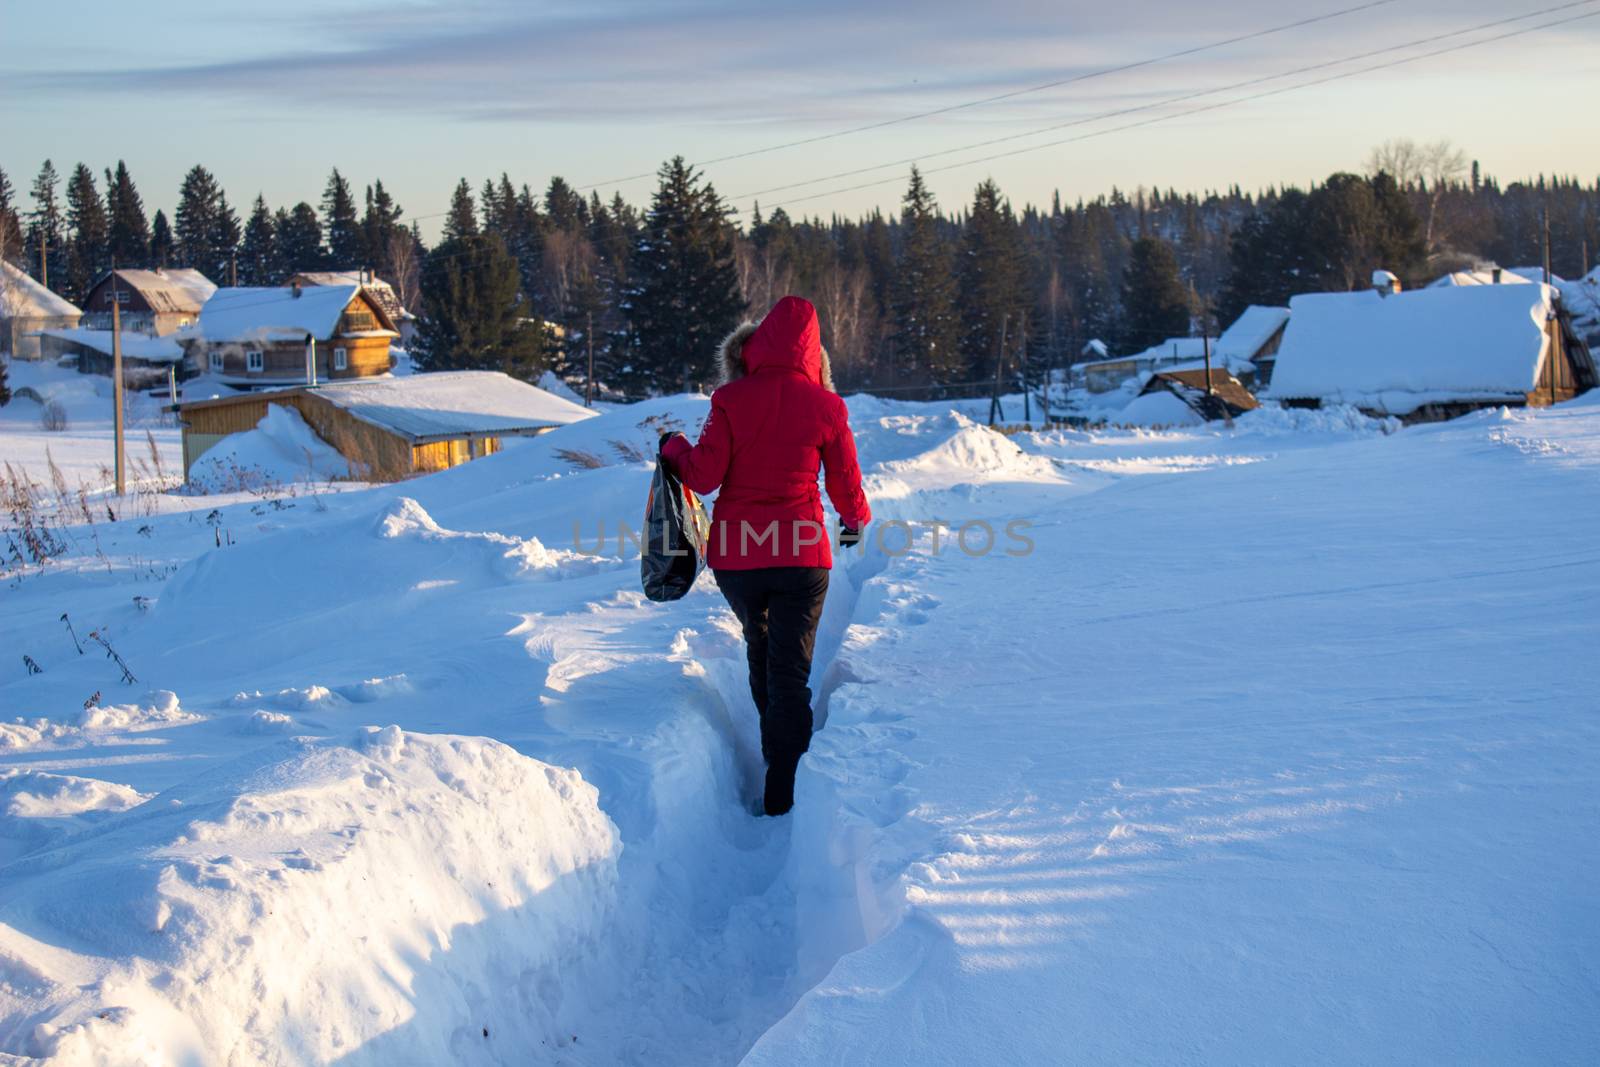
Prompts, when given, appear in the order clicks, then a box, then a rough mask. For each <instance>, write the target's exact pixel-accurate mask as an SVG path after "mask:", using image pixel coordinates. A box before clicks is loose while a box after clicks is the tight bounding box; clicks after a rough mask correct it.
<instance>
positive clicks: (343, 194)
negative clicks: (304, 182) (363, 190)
mask: <svg viewBox="0 0 1600 1067" xmlns="http://www.w3.org/2000/svg"><path fill="white" fill-rule="evenodd" d="M322 223H323V232H324V235H325V236H326V237H327V241H328V255H327V260H328V262H330V263H332V264H333V266H334V269H336V270H355V269H357V268H359V267H361V266H364V265H365V264H366V261H367V250H366V247H365V244H364V242H363V241H362V240H361V222H360V220H359V219H358V218H357V217H356V201H355V197H354V196H352V195H351V193H350V183H349V182H347V181H345V179H344V176H343V175H341V174H340V173H339V168H338V167H335V168H333V173H332V174H330V175H328V185H327V187H326V188H325V189H324V190H323V191H322Z"/></svg>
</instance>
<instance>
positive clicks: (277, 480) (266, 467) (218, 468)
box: [189, 404, 350, 492]
mask: <svg viewBox="0 0 1600 1067" xmlns="http://www.w3.org/2000/svg"><path fill="white" fill-rule="evenodd" d="M348 477H350V464H349V461H347V460H346V459H345V458H344V456H343V455H341V454H340V453H339V451H338V449H336V448H334V447H333V446H332V445H330V444H328V443H327V442H326V441H324V440H323V439H322V438H320V437H318V436H317V434H316V431H315V430H313V429H312V428H311V427H310V426H308V425H306V421H305V419H303V418H301V417H300V413H299V412H298V411H296V410H294V409H293V408H290V407H286V406H284V405H282V404H268V405H267V414H266V415H265V417H263V418H262V420H261V421H260V422H258V423H256V428H255V429H253V430H246V431H245V432H244V433H236V434H230V435H228V436H227V437H224V438H223V439H222V440H221V441H218V442H217V443H216V444H215V445H213V446H212V447H211V448H210V449H209V450H208V451H207V452H206V453H205V455H203V456H201V457H200V458H199V459H198V460H196V461H195V464H194V469H193V470H192V471H191V472H190V474H189V482H190V484H191V485H193V486H194V487H196V488H198V489H200V490H201V491H203V492H226V491H237V490H241V489H244V490H249V489H261V488H265V487H268V486H273V485H290V484H293V483H295V482H304V481H313V482H328V481H333V480H334V479H336V478H348Z"/></svg>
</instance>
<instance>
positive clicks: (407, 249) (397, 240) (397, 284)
mask: <svg viewBox="0 0 1600 1067" xmlns="http://www.w3.org/2000/svg"><path fill="white" fill-rule="evenodd" d="M386 252H387V254H388V260H389V270H390V272H391V273H392V274H393V277H391V278H390V279H389V282H390V284H392V285H393V286H394V289H395V293H396V294H397V295H398V296H399V297H400V306H401V307H403V308H405V309H406V310H407V311H411V312H416V311H418V310H419V309H420V308H421V307H422V264H421V262H419V260H418V256H417V241H416V238H415V237H414V236H413V235H412V233H411V231H410V230H403V229H399V228H398V227H397V228H396V229H395V230H394V232H393V233H391V234H389V247H388V248H387V249H386Z"/></svg>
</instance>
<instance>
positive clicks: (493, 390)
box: [309, 370, 595, 442]
mask: <svg viewBox="0 0 1600 1067" xmlns="http://www.w3.org/2000/svg"><path fill="white" fill-rule="evenodd" d="M309 391H310V392H312V393H314V394H315V395H317V396H320V397H322V398H323V399H325V400H327V401H329V402H330V403H332V404H336V405H338V406H339V407H341V408H343V409H344V410H345V411H348V412H349V413H350V414H351V415H354V416H355V417H356V418H358V419H361V420H362V421H364V422H370V423H373V424H374V425H377V426H381V427H383V428H384V429H387V430H392V431H394V432H395V433H398V434H401V435H402V436H405V437H409V438H410V439H411V440H413V441H418V442H420V441H426V440H431V439H439V438H448V437H460V436H462V435H464V434H470V433H510V432H514V431H518V430H521V431H532V430H541V429H548V428H550V427H554V426H565V425H567V424H568V423H573V422H578V421H580V420H582V419H587V418H592V417H593V416H594V414H595V413H594V412H593V411H592V410H590V409H589V408H586V407H584V406H582V405H581V404H574V403H573V402H572V401H570V400H564V399H562V398H561V397H559V396H556V395H555V394H553V393H547V392H545V391H544V390H543V389H539V388H537V387H535V386H532V385H529V384H528V383H527V382H521V381H518V380H517V379H515V378H513V377H511V376H510V375H506V374H501V373H500V372H499V371H481V370H463V371H444V372H440V373H435V374H413V375H410V376H408V377H404V378H358V379H354V380H351V381H339V382H329V383H328V384H326V385H321V386H317V387H316V388H315V389H312V390H309Z"/></svg>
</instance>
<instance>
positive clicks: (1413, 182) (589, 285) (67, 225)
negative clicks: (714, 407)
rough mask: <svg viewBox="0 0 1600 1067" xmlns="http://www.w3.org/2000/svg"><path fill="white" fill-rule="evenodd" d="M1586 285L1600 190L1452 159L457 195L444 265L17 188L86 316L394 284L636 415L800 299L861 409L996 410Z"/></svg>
mask: <svg viewBox="0 0 1600 1067" xmlns="http://www.w3.org/2000/svg"><path fill="white" fill-rule="evenodd" d="M1547 232H1548V247H1549V255H1550V266H1551V268H1552V269H1553V270H1554V272H1555V273H1557V274H1560V275H1565V276H1576V275H1579V274H1582V273H1584V272H1585V271H1586V270H1587V269H1588V268H1589V267H1590V266H1591V264H1592V259H1591V257H1592V256H1593V255H1594V254H1595V253H1596V251H1597V250H1600V180H1596V181H1595V182H1593V183H1591V184H1587V185H1585V184H1583V183H1582V182H1581V181H1579V180H1577V179H1572V178H1564V177H1563V178H1553V177H1543V176H1540V177H1534V178H1530V179H1524V180H1519V181H1514V182H1510V183H1508V184H1504V185H1502V184H1501V182H1500V181H1498V180H1497V179H1495V178H1494V177H1492V176H1489V175H1486V174H1483V173H1482V172H1481V170H1480V168H1479V166H1478V164H1477V163H1475V162H1469V161H1468V159H1467V157H1466V155H1465V154H1464V153H1462V152H1461V151H1460V150H1458V149H1455V148H1453V147H1452V146H1450V145H1449V144H1445V143H1439V144H1432V145H1418V144H1415V143H1413V142H1409V141H1392V142H1388V143H1386V144H1384V145H1382V146H1380V147H1378V148H1376V149H1374V150H1373V152H1372V154H1371V156H1370V158H1369V159H1368V160H1366V161H1365V166H1364V167H1363V168H1361V170H1360V172H1359V173H1357V172H1349V173H1337V174H1333V175H1330V176H1329V177H1328V178H1327V179H1325V180H1324V181H1322V182H1320V183H1317V184H1315V185H1313V186H1311V187H1310V188H1294V187H1283V188H1271V189H1265V190H1262V191H1259V192H1255V193H1251V192H1246V191H1244V190H1242V189H1240V188H1238V187H1234V188H1230V189H1228V190H1226V191H1221V192H1204V193H1192V192H1191V193H1183V192H1179V191H1177V190H1171V189H1169V190H1160V189H1143V188H1141V189H1136V190H1133V191H1131V192H1129V191H1124V190H1120V189H1112V190H1110V191H1109V192H1108V193H1106V194H1105V195H1103V196H1099V197H1097V198H1095V199H1093V200H1079V201H1077V202H1074V203H1066V202H1063V201H1062V199H1061V198H1060V197H1059V195H1058V196H1056V197H1055V198H1054V199H1053V200H1052V202H1051V203H1050V204H1048V205H1044V206H1037V205H1025V206H1022V207H1020V208H1018V207H1016V206H1014V205H1013V204H1012V203H1011V202H1010V200H1009V199H1008V198H1007V197H1006V196H1005V193H1004V190H1002V189H1000V188H998V187H997V186H996V185H995V184H994V183H993V182H992V181H984V182H981V183H980V184H978V185H977V187H976V188H975V190H974V191H973V194H972V196H971V199H970V200H969V201H968V202H965V203H961V204H941V203H938V202H937V201H936V200H935V199H934V197H933V195H932V194H931V193H930V191H929V190H928V188H927V186H926V185H925V183H924V181H923V179H922V177H921V176H920V175H919V174H918V173H917V172H916V171H915V170H914V169H913V171H912V172H911V175H910V179H909V182H908V185H907V188H906V191H905V194H904V196H903V198H902V200H901V204H900V207H899V210H898V211H896V212H890V213H883V212H874V213H872V214H870V215H868V216H866V217H864V218H859V219H844V218H840V217H837V216H835V217H833V218H829V219H823V218H799V217H793V216H791V215H790V214H788V213H787V212H785V211H784V210H783V209H782V208H781V207H773V208H770V209H763V208H762V207H760V206H756V207H755V208H754V209H753V210H752V211H751V213H750V214H749V216H748V217H740V215H739V214H738V213H737V212H735V211H734V210H733V209H732V208H731V207H730V205H729V204H728V203H727V202H726V201H725V200H724V199H723V198H722V197H721V196H720V195H719V193H718V192H717V190H716V188H715V187H714V185H713V184H712V183H711V182H710V181H709V180H707V179H706V177H705V176H704V175H703V174H701V173H700V172H698V171H697V170H696V169H695V168H693V167H692V166H691V165H690V164H688V163H686V162H685V161H684V160H683V159H682V158H681V157H680V158H676V159H673V160H671V161H669V162H667V163H666V164H664V165H663V166H662V168H661V169H660V171H659V182H658V186H657V189H656V190H655V192H654V194H653V196H652V197H651V199H650V201H649V203H648V204H643V205H637V204H631V203H628V202H627V201H626V200H624V199H623V198H622V196H621V195H620V194H617V195H615V196H613V197H612V198H611V199H610V200H603V199H601V198H600V196H599V195H598V194H594V193H591V194H589V195H588V196H585V195H584V194H583V193H582V192H581V191H579V190H578V189H575V188H574V187H573V186H571V185H570V184H568V183H567V182H566V181H565V180H563V179H561V178H559V177H557V178H552V179H551V180H550V182H549V183H548V184H547V185H546V186H545V187H544V188H543V189H542V190H537V191H536V190H534V189H533V188H531V187H530V186H529V185H527V184H520V185H519V184H517V183H515V182H514V181H513V180H512V179H511V178H510V177H509V176H508V175H505V174H502V175H501V176H500V177H498V178H497V179H492V180H487V181H484V182H483V183H482V184H481V185H480V186H477V187H476V188H474V186H473V185H472V184H471V183H470V182H469V181H468V180H467V179H465V178H463V179H462V180H461V182H460V183H459V184H458V185H457V186H456V188H455V190H454V192H453V194H452V195H451V197H450V200H449V210H448V213H447V214H446V215H445V216H444V219H443V225H442V228H441V236H440V238H439V240H438V242H437V243H435V244H434V245H432V246H431V247H430V246H429V245H428V244H427V243H426V242H425V241H424V239H423V236H422V232H421V230H420V228H419V226H418V225H417V221H416V220H414V219H411V220H408V219H407V217H406V215H405V213H404V211H403V210H402V208H401V206H400V205H399V204H397V203H396V202H395V201H394V198H393V197H392V196H391V195H390V194H389V192H388V191H387V190H386V189H385V188H384V185H383V182H382V181H381V180H377V179H374V180H373V181H372V182H371V184H368V185H365V186H363V187H362V188H361V189H360V191H359V192H358V190H357V187H356V185H355V184H353V183H352V181H351V180H350V179H349V178H347V177H346V176H345V175H343V174H341V173H340V172H339V171H338V170H337V169H335V170H333V171H332V173H331V174H330V175H329V177H328V180H327V184H326V186H325V188H324V189H323V191H322V194H321V197H320V198H319V199H318V200H317V201H316V202H315V203H312V202H309V201H302V202H300V203H296V204H294V205H292V206H282V205H279V206H273V205H269V204H268V203H267V202H266V201H265V199H264V198H263V197H261V196H256V197H255V198H254V199H253V200H252V201H251V202H249V203H248V204H243V205H236V203H235V202H233V201H230V199H229V197H228V194H227V192H226V191H225V190H224V189H223V187H222V185H221V183H220V182H219V181H218V180H217V178H216V177H215V176H214V175H213V174H212V173H211V172H210V171H208V170H207V169H206V168H205V167H203V166H195V167H194V168H192V169H191V170H190V171H189V172H188V173H187V175H186V176H185V177H184V179H183V182H182V186H181V188H180V190H179V193H178V201H177V208H176V210H175V212H174V214H173V216H172V217H171V218H170V219H169V218H168V217H167V215H166V214H165V212H163V211H159V210H158V211H156V212H155V213H154V215H153V216H152V215H149V214H147V212H146V210H145V208H144V204H143V200H142V198H141V195H140V193H139V190H138V188H137V186H136V185H135V182H134V179H133V177H132V175H131V174H130V173H129V171H128V168H127V167H126V166H125V165H124V164H122V163H120V162H119V163H118V164H117V165H116V167H115V168H114V169H113V168H107V169H105V170H104V171H103V172H102V173H101V174H100V175H98V176H97V175H96V173H95V172H94V171H93V170H92V169H91V168H90V167H88V166H87V165H85V164H82V163H79V164H77V165H76V166H74V167H73V168H72V170H71V171H70V172H69V173H67V174H66V175H65V176H64V177H63V175H62V173H61V172H60V171H58V170H57V168H56V167H55V166H54V164H53V163H52V162H50V161H48V160H47V161H46V162H45V163H44V164H43V165H42V166H41V167H40V168H39V170H38V173H37V175H36V177H35V178H34V180H33V182H32V184H31V187H30V188H29V189H28V190H27V191H26V193H24V192H22V191H21V190H20V189H18V188H17V187H16V186H15V185H14V184H13V182H12V180H11V179H10V178H9V177H8V176H7V175H6V174H5V172H3V171H0V257H4V258H6V259H9V260H11V261H13V262H14V263H16V264H17V265H19V266H22V267H24V268H25V269H28V270H29V271H30V272H32V273H34V274H35V275H36V276H38V275H39V274H40V273H41V271H42V268H44V267H46V266H47V267H48V282H49V285H50V287H51V288H52V289H54V290H55V291H57V292H58V293H60V294H61V295H62V296H64V297H66V298H68V299H69V300H74V301H77V300H81V299H82V297H83V295H84V293H85V292H86V290H87V289H88V288H89V287H90V286H91V285H92V284H93V282H94V281H95V279H96V278H97V277H99V276H100V275H101V274H102V273H103V272H104V271H106V270H107V269H109V268H111V267H112V266H114V265H115V266H120V267H164V266H174V267H177V266H183V267H193V268H196V269H198V270H200V271H201V272H203V273H204V274H206V275H207V276H208V277H210V278H212V279H213V280H214V281H216V282H218V283H219V284H224V285H225V284H228V282H229V280H230V279H231V278H236V280H237V284H239V285H277V284H282V283H283V282H284V281H285V280H286V279H287V278H288V277H289V276H290V275H291V274H292V273H294V272H296V271H302V270H357V269H363V268H365V269H370V270H372V271H374V272H375V273H376V274H377V275H378V276H379V277H381V278H384V279H386V280H388V281H389V282H391V283H392V284H393V285H394V286H395V288H396V290H397V292H398V293H399V295H400V298H401V300H402V302H403V303H404V304H405V305H406V306H407V307H408V308H410V309H411V310H413V311H414V312H415V313H417V315H418V316H419V326H418V336H417V339H416V342H415V344H414V346H413V351H412V355H413V359H414V361H415V364H416V366H417V367H419V368H420V369H457V368H486V369H497V370H505V371H507V372H509V373H512V374H515V375H516V376H518V377H521V378H524V379H529V380H533V379H537V378H538V377H539V375H540V374H542V373H543V372H544V371H545V370H553V371H555V372H556V373H557V374H560V375H562V376H564V377H566V378H568V379H569V380H572V381H574V382H581V381H582V380H583V379H584V378H585V376H586V375H587V372H588V366H589V361H590V359H591V358H592V360H593V363H594V367H595V379H596V380H597V381H598V382H600V383H603V384H604V386H605V387H606V388H607V389H608V390H609V391H610V393H611V394H612V395H625V396H641V395H646V394H650V393H658V392H672V391H677V390H680V389H692V388H696V387H709V386H710V385H712V384H714V381H715V370H714V367H713V358H712V353H713V350H714V348H715V344H716V341H717V340H718V339H719V338H720V337H721V336H722V335H724V334H725V333H726V332H727V331H728V330H730V329H731V328H732V327H733V326H735V325H736V324H737V323H738V322H739V321H740V320H741V319H742V318H744V317H746V316H747V315H748V316H759V315H760V313H761V312H762V311H764V310H765V309H766V308H767V307H768V306H770V305H771V303H772V302H773V301H775V300H776V299H777V298H778V297H780V296H782V295H784V294H786V293H798V294H800V295H803V296H806V297H808V298H809V299H811V300H812V301H813V302H814V303H815V304H816V305H817V308H818V310H819V312H820V313H821V316H822V324H823V332H824V343H825V344H826V345H827V347H828V349H829V352H830V354H831V356H832V361H833V366H834V373H835V377H836V380H837V381H838V383H839V385H840V387H841V388H842V389H845V388H848V389H868V388H870V389H872V390H874V391H880V392H885V393H889V394H892V395H904V396H906V397H912V396H941V395H945V396H948V395H970V394H973V393H982V392H986V391H987V390H988V389H989V387H990V385H991V384H992V383H993V382H994V381H995V380H996V378H997V376H999V377H1002V378H1004V379H1006V380H1007V381H1008V383H1011V384H1017V383H1022V382H1027V381H1033V382H1038V381H1040V380H1042V376H1043V375H1044V374H1045V373H1047V372H1048V371H1049V370H1050V369H1051V368H1061V367H1064V366H1066V365H1068V364H1070V363H1072V362H1074V361H1077V360H1079V359H1082V358H1084V356H1083V352H1084V350H1085V346H1086V345H1087V343H1088V342H1089V341H1091V340H1093V339H1099V340H1101V341H1103V342H1104V343H1105V345H1106V346H1107V348H1108V350H1109V351H1111V352H1113V353H1122V352H1130V351H1137V350H1140V349H1144V348H1146V347H1149V346H1151V345H1155V344H1159V343H1160V342H1161V341H1163V340H1164V339H1166V338H1170V337H1178V336H1188V335H1198V334H1200V333H1202V332H1204V333H1207V334H1209V335H1211V336H1215V335H1216V333H1217V332H1218V331H1219V330H1220V329H1221V328H1223V327H1225V326H1226V325H1227V324H1228V323H1229V322H1230V321H1231V320H1232V319H1233V318H1234V317H1235V316H1236V315H1237V314H1238V313H1239V312H1240V311H1241V310H1242V309H1243V308H1244V307H1246V306H1248V305H1249V304H1258V303H1264V304H1283V303H1285V302H1286V301H1287V300H1288V298H1289V297H1290V296H1291V295H1293V294H1295V293H1299V292H1308V291H1316V290H1348V289H1353V288H1360V287H1363V286H1365V285H1366V284H1368V279H1369V278H1370V275H1371V272H1372V271H1373V270H1374V269H1378V268H1384V269H1388V270H1391V271H1393V272H1394V273H1396V274H1397V275H1398V276H1399V277H1400V278H1401V280H1402V282H1403V283H1405V284H1406V285H1407V286H1408V287H1409V286H1414V285H1418V284H1423V283H1425V282H1427V281H1428V280H1430V279H1431V278H1433V277H1435V276H1437V275H1438V274H1440V273H1443V272H1445V271H1449V270H1456V269H1462V268H1466V267H1472V266H1476V265H1479V264H1482V263H1485V262H1493V263H1497V264H1500V265H1504V266H1508V267H1509V266H1524V265H1535V264H1540V263H1542V261H1543V258H1544V255H1545V246H1546V234H1547Z"/></svg>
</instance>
